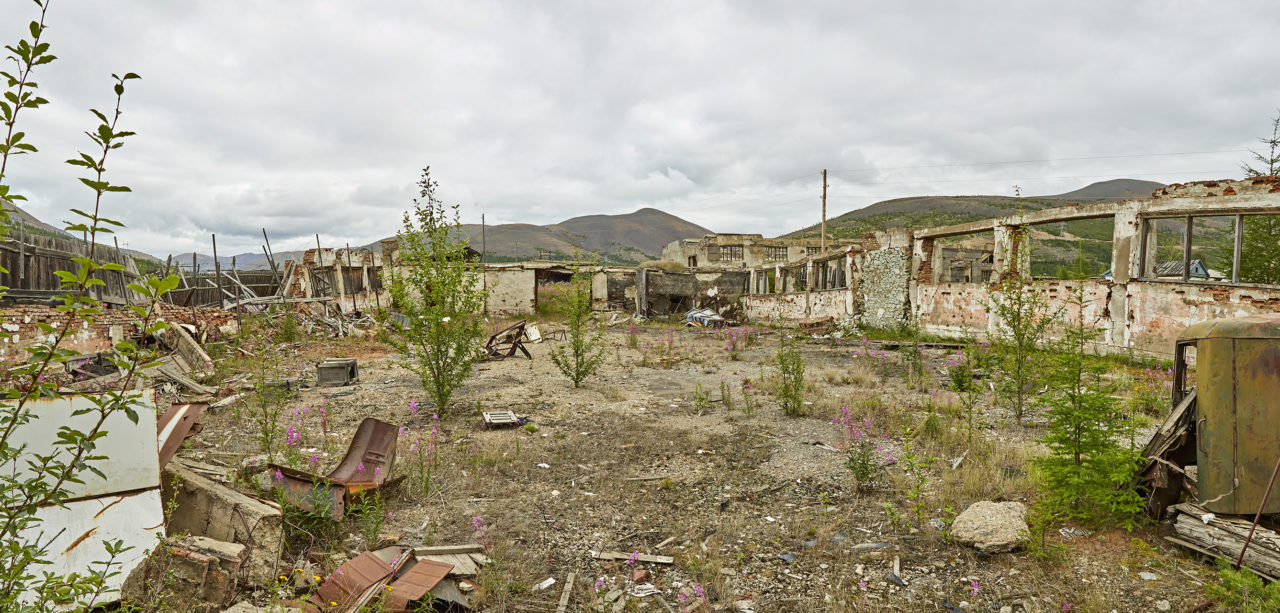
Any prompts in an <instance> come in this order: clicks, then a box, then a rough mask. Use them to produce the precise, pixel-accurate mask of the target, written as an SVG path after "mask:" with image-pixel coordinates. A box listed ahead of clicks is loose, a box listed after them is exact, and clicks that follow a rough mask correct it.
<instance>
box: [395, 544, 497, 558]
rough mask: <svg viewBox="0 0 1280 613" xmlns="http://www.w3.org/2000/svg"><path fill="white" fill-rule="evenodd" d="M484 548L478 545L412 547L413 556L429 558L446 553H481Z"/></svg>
mask: <svg viewBox="0 0 1280 613" xmlns="http://www.w3.org/2000/svg"><path fill="white" fill-rule="evenodd" d="M483 552H484V547H481V546H480V545H436V546H431V547H414V548H413V555H416V556H429V555H437V554H441V555H443V554H447V553H483Z"/></svg>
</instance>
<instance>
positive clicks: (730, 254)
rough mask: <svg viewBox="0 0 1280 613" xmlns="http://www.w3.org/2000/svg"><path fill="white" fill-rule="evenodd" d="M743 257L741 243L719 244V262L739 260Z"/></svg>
mask: <svg viewBox="0 0 1280 613" xmlns="http://www.w3.org/2000/svg"><path fill="white" fill-rule="evenodd" d="M743 259H744V253H743V247H742V245H720V261H721V262H741V261H743Z"/></svg>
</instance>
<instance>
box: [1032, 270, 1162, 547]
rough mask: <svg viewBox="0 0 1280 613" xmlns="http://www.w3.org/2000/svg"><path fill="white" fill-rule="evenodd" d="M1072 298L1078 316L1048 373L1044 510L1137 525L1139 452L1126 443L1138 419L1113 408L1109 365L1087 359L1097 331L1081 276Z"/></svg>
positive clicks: (1140, 503)
mask: <svg viewBox="0 0 1280 613" xmlns="http://www.w3.org/2000/svg"><path fill="white" fill-rule="evenodd" d="M1069 291H1070V292H1071V294H1070V298H1069V303H1068V305H1069V307H1070V308H1071V311H1072V313H1073V314H1074V317H1073V318H1072V319H1071V320H1070V325H1068V326H1067V327H1066V329H1065V331H1064V333H1065V336H1064V338H1063V339H1062V341H1061V342H1060V343H1059V347H1058V352H1057V354H1056V358H1055V361H1056V368H1054V369H1053V370H1052V371H1051V372H1050V375H1049V376H1050V380H1051V381H1050V382H1051V390H1052V391H1051V392H1050V393H1049V394H1048V395H1047V400H1045V401H1044V402H1045V404H1046V405H1047V407H1048V415H1049V427H1048V431H1047V432H1046V433H1045V435H1044V437H1043V438H1041V439H1040V442H1041V443H1043V444H1044V445H1045V446H1046V447H1048V449H1049V453H1048V455H1046V456H1043V457H1040V458H1037V459H1036V460H1035V462H1036V464H1037V465H1038V467H1039V469H1040V474H1041V479H1042V485H1043V488H1044V492H1043V497H1042V498H1041V501H1040V503H1041V504H1044V505H1045V506H1046V511H1051V512H1054V513H1056V514H1058V515H1061V516H1062V517H1064V518H1073V519H1080V520H1083V521H1089V522H1094V523H1109V524H1112V525H1119V526H1120V527H1122V528H1124V529H1126V530H1132V529H1133V528H1134V527H1136V526H1137V524H1138V522H1139V517H1140V515H1141V512H1142V509H1143V499H1142V496H1141V495H1139V494H1138V492H1137V491H1136V490H1135V489H1134V484H1135V482H1136V480H1135V476H1136V474H1137V471H1138V468H1139V461H1140V459H1141V458H1140V453H1139V452H1138V451H1136V450H1134V449H1131V448H1129V447H1128V446H1126V445H1124V444H1122V443H1121V441H1122V440H1125V439H1126V438H1127V437H1128V436H1129V435H1130V432H1131V430H1132V428H1133V423H1132V421H1131V420H1129V419H1128V418H1127V417H1126V416H1125V415H1124V414H1123V413H1122V412H1120V411H1117V410H1116V408H1117V407H1116V401H1115V399H1114V398H1113V397H1112V395H1111V390H1110V389H1107V388H1104V387H1103V386H1102V384H1101V375H1102V374H1103V373H1104V372H1105V369H1104V368H1103V367H1101V366H1096V365H1092V364H1090V362H1089V361H1088V360H1087V359H1086V357H1087V356H1086V349H1087V347H1088V345H1089V343H1090V342H1092V341H1093V339H1094V338H1095V337H1096V336H1097V334H1098V331H1097V330H1096V329H1094V328H1093V327H1091V326H1090V325H1089V322H1087V321H1086V320H1085V315H1084V313H1085V312H1086V308H1085V307H1086V305H1087V304H1088V303H1089V301H1088V300H1087V299H1086V297H1085V289H1084V282H1083V281H1077V282H1075V284H1074V287H1073V288H1070V289H1069Z"/></svg>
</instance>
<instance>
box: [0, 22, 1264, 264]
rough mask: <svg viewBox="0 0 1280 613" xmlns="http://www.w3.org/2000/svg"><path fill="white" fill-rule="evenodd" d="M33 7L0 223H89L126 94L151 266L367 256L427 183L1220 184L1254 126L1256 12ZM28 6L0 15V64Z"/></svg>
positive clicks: (518, 207) (781, 216)
mask: <svg viewBox="0 0 1280 613" xmlns="http://www.w3.org/2000/svg"><path fill="white" fill-rule="evenodd" d="M1063 6H1064V5H1049V4H1044V5H1034V6H1033V5H1032V4H1031V3H1005V4H999V3H988V2H982V3H965V4H956V3H950V2H940V1H939V2H917V3H883V4H879V3H877V4H875V5H870V4H864V3H848V2H818V3H809V4H806V5H803V6H799V5H796V4H794V3H774V2H743V3H728V2H708V3H698V4H696V5H689V4H688V3H675V2H660V3H643V4H632V5H626V4H615V3H608V4H597V3H588V2H549V3H537V2H514V3H499V2H491V1H473V2H442V3H414V2H389V3H379V4H377V5H376V8H370V7H369V6H368V5H365V4H356V3H341V2H313V3H306V4H295V3H249V2H243V1H231V2H219V3H168V2H154V1H151V2H143V1H124V2H116V3H70V2H66V1H65V0H53V3H52V6H51V8H50V11H49V16H48V18H47V25H48V26H49V28H50V29H49V31H48V34H47V37H46V39H45V40H47V41H48V42H50V43H51V45H52V48H51V52H52V53H54V54H55V55H57V56H58V58H59V59H58V60H57V61H56V62H54V63H52V64H49V65H46V66H41V67H38V69H37V72H36V74H35V75H34V78H35V80H36V81H38V82H39V84H40V88H41V92H42V95H43V96H44V97H46V98H48V99H49V100H50V101H51V104H49V105H48V106H46V107H43V108H40V109H37V110H36V111H34V112H24V113H25V114H24V116H22V117H21V118H20V126H19V127H20V129H21V130H23V131H25V132H26V133H27V135H28V137H27V140H28V141H30V142H33V143H35V144H36V145H37V146H39V147H40V148H41V152H40V153H39V154H37V155H34V156H25V157H22V158H18V159H15V160H11V162H10V169H9V176H8V177H7V180H8V181H9V182H10V183H11V184H12V185H13V186H14V189H15V190H16V191H19V192H21V193H23V194H25V195H26V196H27V197H28V198H29V199H30V200H29V202H27V203H20V204H21V205H22V206H23V207H24V208H26V209H27V210H28V211H30V212H31V213H32V214H33V215H35V216H37V217H39V218H40V219H42V220H44V221H46V222H48V223H51V224H54V225H58V224H59V222H61V221H63V220H65V219H68V214H67V212H66V211H67V210H68V209H69V208H71V207H79V208H83V207H85V206H88V205H90V204H91V194H90V193H89V192H88V190H87V189H85V188H84V187H83V186H81V185H79V183H78V182H77V181H76V179H75V177H77V176H79V175H78V173H77V172H76V170H77V169H76V168H73V167H70V166H67V165H65V164H62V160H65V159H67V158H68V157H71V156H73V155H74V154H75V151H77V150H85V149H87V147H88V146H89V142H88V141H87V139H86V138H85V137H84V135H83V134H82V133H81V132H82V131H83V130H85V129H89V128H91V127H92V126H93V118H92V116H91V115H90V114H89V112H88V110H87V109H88V108H90V107H94V108H99V109H105V108H107V107H108V106H109V105H110V103H111V102H112V100H111V92H110V86H111V80H110V74H111V73H113V72H115V73H124V72H136V73H138V74H140V75H141V76H142V79H141V80H140V81H131V82H130V84H129V86H128V91H127V92H126V94H125V99H124V103H123V106H124V110H125V114H124V115H123V117H122V119H121V126H122V127H123V128H124V129H128V130H134V131H136V132H137V133H138V135H137V136H136V137H134V138H132V139H130V140H129V141H128V143H127V144H126V146H125V147H124V148H123V149H120V150H118V151H115V152H113V153H112V154H111V158H110V159H109V162H108V167H109V178H110V179H111V180H112V181H113V182H116V183H123V184H127V185H130V186H131V187H132V188H133V190H134V191H133V193H130V194H111V195H108V196H107V197H106V199H105V200H104V207H105V209H104V210H105V213H106V214H107V215H108V216H110V217H113V218H116V219H119V220H121V221H123V222H124V223H125V224H126V225H127V226H128V227H127V228H126V229H124V230H123V231H122V232H121V234H120V240H121V245H122V246H124V245H126V244H127V245H128V246H129V247H130V248H133V249H140V250H143V251H147V252H149V253H152V254H153V255H158V256H160V257H162V258H163V257H164V255H165V254H167V253H180V252H189V251H191V250H193V249H195V250H199V251H201V252H203V253H208V251H209V235H210V234H211V233H216V234H217V236H218V247H219V252H220V253H227V254H231V253H244V252H255V253H256V252H258V251H259V250H260V247H259V245H260V244H261V229H262V228H264V227H265V228H266V229H267V232H268V233H270V235H271V240H272V247H273V248H275V249H276V250H278V251H284V250H292V249H305V248H307V247H308V246H310V245H312V244H314V242H315V238H314V235H315V234H317V233H318V234H319V235H320V239H321V241H322V243H326V244H328V245H335V246H336V245H341V244H345V243H350V244H352V245H357V244H366V243H368V242H371V241H373V240H376V239H378V238H382V237H385V236H388V235H391V234H394V233H395V231H396V229H397V228H398V227H399V224H400V217H401V214H402V213H403V211H404V210H405V209H407V208H408V207H409V206H410V205H411V201H412V198H413V196H414V193H415V189H414V183H415V181H416V180H417V178H418V174H419V170H420V169H421V168H422V167H424V166H428V165H429V166H430V167H431V169H432V175H433V177H434V178H435V179H436V180H438V181H439V183H440V187H441V189H440V191H441V194H442V195H443V196H444V198H445V199H446V200H447V201H450V202H456V203H458V204H460V205H461V207H462V216H463V221H464V222H468V223H478V222H479V221H480V217H481V215H482V214H483V215H485V219H486V221H487V222H488V223H490V224H499V223H510V222H521V223H535V224H546V223H554V222H558V221H562V220H564V219H567V218H570V217H574V216H578V215H589V214H602V213H603V214H617V213H628V212H632V211H635V210H638V209H641V208H646V207H653V208H657V209H661V210H664V211H666V212H669V213H672V214H674V215H678V216H680V217H682V218H684V219H687V220H689V221H692V222H694V223H697V224H700V225H702V226H706V227H708V228H711V229H713V230H715V231H718V232H758V233H763V234H765V235H777V234H781V233H785V232H789V231H792V230H795V229H798V228H801V227H804V226H808V225H811V224H813V223H816V222H817V220H818V215H819V195H820V193H821V177H820V174H819V173H820V171H821V169H823V168H827V169H829V183H830V188H829V200H828V214H829V216H831V217H834V216H837V215H839V214H841V213H844V212H847V211H849V210H853V209H857V208H861V207H863V206H866V205H869V204H872V203H874V202H877V201H880V200H885V199H889V198H897V197H906V196H918V195H943V194H946V195H960V194H996V195H1013V191H1014V185H1018V186H1020V187H1021V189H1022V193H1023V194H1025V195H1039V194H1053V193H1061V192H1066V191H1070V190H1073V189H1077V188H1079V187H1083V186H1084V185H1087V184H1089V183H1093V182H1095V181H1103V180H1108V179H1114V178H1122V177H1123V178H1133V179H1147V180H1152V181H1159V182H1161V183H1171V182H1186V181H1193V180H1201V179H1225V178H1238V177H1239V176H1241V173H1240V170H1239V164H1240V163H1241V162H1242V161H1246V160H1247V157H1248V152H1247V149H1248V148H1258V147H1259V144H1258V142H1257V138H1258V137H1259V136H1262V135H1264V134H1267V133H1268V132H1269V129H1270V127H1271V126H1270V120H1271V117H1273V116H1274V115H1275V114H1276V113H1277V107H1278V106H1280V85H1277V84H1268V83H1269V80H1267V79H1265V75H1266V74H1269V71H1268V68H1270V62H1269V60H1270V54H1268V53H1267V51H1268V43H1269V42H1270V40H1271V36H1270V33H1271V32H1274V31H1275V30H1276V26H1277V25H1278V22H1280V17H1278V16H1276V15H1275V14H1274V11H1268V10H1267V9H1268V8H1269V6H1268V5H1266V4H1263V3H1262V2H1243V3H1236V4H1234V5H1233V6H1232V7H1231V10H1227V9H1226V8H1225V7H1224V6H1223V5H1222V4H1209V3H1196V2H1180V3H1159V2H1137V3H1113V2H1084V3H1073V4H1072V5H1070V6H1071V9H1072V10H1070V11H1067V10H1064V9H1063ZM37 10H38V9H37V7H36V6H35V5H34V4H32V3H30V2H25V1H21V0H4V4H3V8H2V9H0V40H3V42H4V44H13V43H14V42H16V41H17V39H18V38H19V37H22V36H25V35H26V34H27V33H26V29H27V28H26V24H27V22H29V21H30V20H32V19H34V18H35V17H36V15H37Z"/></svg>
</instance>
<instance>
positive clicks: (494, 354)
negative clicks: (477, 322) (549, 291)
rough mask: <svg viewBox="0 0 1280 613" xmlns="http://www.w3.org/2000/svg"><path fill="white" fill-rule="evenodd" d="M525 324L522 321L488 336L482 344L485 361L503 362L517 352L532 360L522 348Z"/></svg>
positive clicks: (530, 355) (524, 348)
mask: <svg viewBox="0 0 1280 613" xmlns="http://www.w3.org/2000/svg"><path fill="white" fill-rule="evenodd" d="M526 323H527V322H525V320H523V319H522V320H520V321H518V322H516V323H514V324H511V325H510V326H507V327H506V328H503V329H502V330H500V331H498V333H497V334H494V335H493V336H490V337H489V340H487V341H485V343H484V353H485V359H486V360H504V359H506V358H509V357H511V356H513V355H515V354H516V351H517V350H518V351H520V353H523V354H524V357H526V358H529V359H530V360H532V359H533V355H532V354H530V353H529V350H528V349H527V348H526V347H525V346H524V341H525V325H526Z"/></svg>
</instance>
